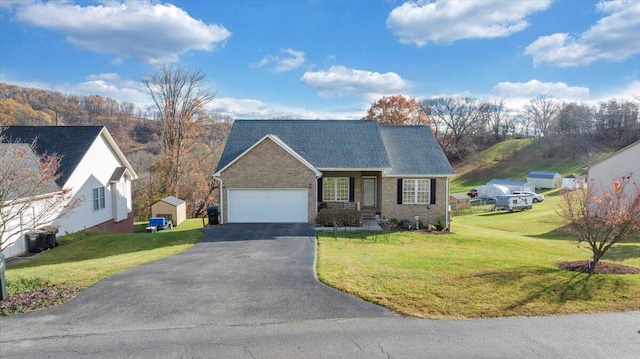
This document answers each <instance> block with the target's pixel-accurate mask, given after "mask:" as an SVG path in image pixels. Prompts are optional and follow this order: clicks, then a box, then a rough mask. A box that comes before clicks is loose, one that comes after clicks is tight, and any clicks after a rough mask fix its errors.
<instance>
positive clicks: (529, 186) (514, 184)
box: [487, 179, 536, 192]
mask: <svg viewBox="0 0 640 359" xmlns="http://www.w3.org/2000/svg"><path fill="white" fill-rule="evenodd" d="M487 185H498V186H504V187H506V188H507V189H509V191H510V192H514V191H531V192H535V191H536V186H535V185H534V184H533V183H531V182H527V181H515V180H507V179H492V180H491V181H489V182H487Z"/></svg>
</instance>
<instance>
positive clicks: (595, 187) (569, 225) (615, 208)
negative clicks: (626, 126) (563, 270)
mask: <svg viewBox="0 0 640 359" xmlns="http://www.w3.org/2000/svg"><path fill="white" fill-rule="evenodd" d="M562 198H563V200H562V204H561V206H560V207H559V209H558V214H559V216H560V218H561V219H562V220H563V221H564V222H565V225H564V226H563V227H561V230H562V231H563V232H565V233H567V234H569V235H571V236H573V237H575V238H576V239H577V240H578V243H583V242H584V243H586V244H587V246H588V247H589V248H590V249H591V252H592V253H593V262H591V264H590V265H589V271H590V272H593V271H594V269H595V267H596V265H597V264H598V262H599V261H600V259H601V258H602V256H603V255H604V254H605V253H606V252H607V251H608V250H609V249H610V248H611V247H612V246H614V245H615V244H617V243H620V242H624V241H628V240H630V239H634V238H639V237H640V186H639V185H638V184H637V183H635V182H634V181H633V176H632V175H629V176H625V177H621V178H618V179H615V180H614V181H613V183H612V185H611V188H610V189H609V188H605V186H601V185H600V184H599V183H597V182H595V181H590V182H589V185H588V186H586V187H585V188H583V189H577V190H574V191H565V192H563V194H562Z"/></svg>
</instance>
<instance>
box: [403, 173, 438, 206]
mask: <svg viewBox="0 0 640 359" xmlns="http://www.w3.org/2000/svg"><path fill="white" fill-rule="evenodd" d="M430 199H431V181H430V180H429V179H404V180H403V181H402V203H404V204H429V202H430Z"/></svg>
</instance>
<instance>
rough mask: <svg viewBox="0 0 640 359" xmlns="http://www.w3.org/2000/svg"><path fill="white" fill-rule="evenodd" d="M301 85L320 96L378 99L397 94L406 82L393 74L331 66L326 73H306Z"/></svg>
mask: <svg viewBox="0 0 640 359" xmlns="http://www.w3.org/2000/svg"><path fill="white" fill-rule="evenodd" d="M300 81H302V83H303V84H305V85H307V86H309V87H313V88H316V89H318V90H319V94H320V95H321V96H326V97H330V96H345V95H360V96H366V97H369V98H378V97H381V96H384V95H389V94H397V93H398V92H400V91H402V90H403V89H404V88H405V87H406V81H405V80H404V79H403V78H402V77H401V76H400V75H398V74H396V73H395V72H387V73H379V72H372V71H364V70H356V69H350V68H347V67H345V66H331V67H330V68H329V69H328V70H326V71H316V72H313V71H307V72H305V73H304V75H303V76H302V78H301V79H300Z"/></svg>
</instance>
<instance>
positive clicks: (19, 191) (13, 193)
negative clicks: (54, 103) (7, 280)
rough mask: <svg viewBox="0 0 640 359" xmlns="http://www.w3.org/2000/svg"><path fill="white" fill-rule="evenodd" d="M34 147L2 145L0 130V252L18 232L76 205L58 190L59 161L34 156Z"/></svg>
mask: <svg viewBox="0 0 640 359" xmlns="http://www.w3.org/2000/svg"><path fill="white" fill-rule="evenodd" d="M34 149H35V147H34V144H24V143H17V142H5V141H4V138H3V136H2V129H0V240H1V241H0V250H4V249H5V248H6V247H7V246H8V245H9V244H10V243H11V242H13V240H14V236H15V235H19V234H20V232H21V230H22V229H25V228H28V229H36V228H37V227H40V226H43V225H48V224H51V222H53V221H54V220H56V219H57V218H60V217H62V216H64V215H65V214H67V213H68V212H69V211H70V210H71V209H73V208H74V207H76V206H77V205H78V204H80V201H79V200H75V199H72V193H71V191H70V189H60V188H59V187H58V186H57V185H56V183H55V181H56V179H58V178H59V176H60V173H58V168H59V167H60V158H59V157H58V156H56V155H46V154H44V155H38V154H36V152H35V150H34Z"/></svg>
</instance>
